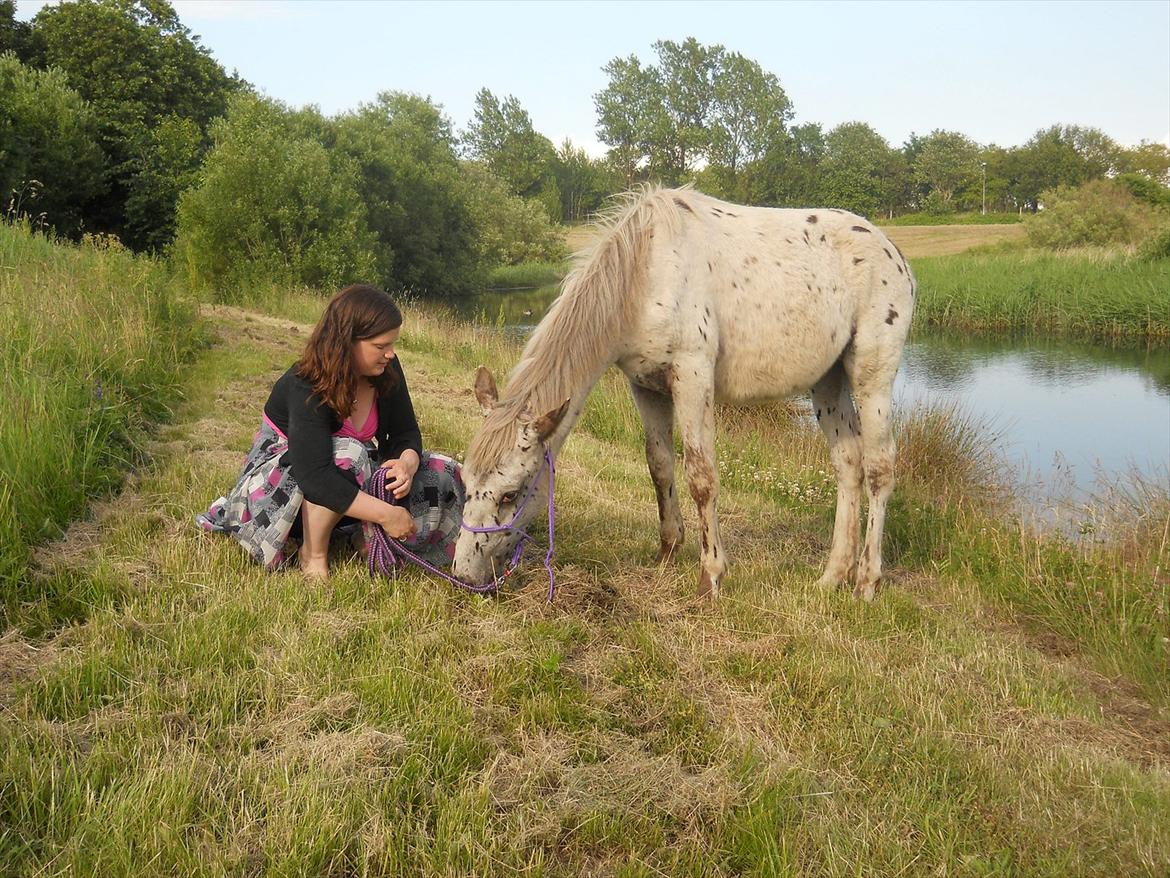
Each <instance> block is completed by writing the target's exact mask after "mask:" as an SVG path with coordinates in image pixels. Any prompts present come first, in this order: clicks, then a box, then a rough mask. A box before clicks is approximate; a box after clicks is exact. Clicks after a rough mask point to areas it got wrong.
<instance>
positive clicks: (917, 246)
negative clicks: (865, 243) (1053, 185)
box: [882, 223, 1027, 259]
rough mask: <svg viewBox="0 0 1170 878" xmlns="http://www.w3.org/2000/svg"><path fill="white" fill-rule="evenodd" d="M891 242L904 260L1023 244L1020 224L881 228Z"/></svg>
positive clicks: (1025, 235)
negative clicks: (995, 246) (978, 248)
mask: <svg viewBox="0 0 1170 878" xmlns="http://www.w3.org/2000/svg"><path fill="white" fill-rule="evenodd" d="M882 231H883V232H885V233H886V235H887V236H888V237H889V239H890V240H891V241H893V242H894V243H895V244H897V245H898V249H899V250H901V251H902V253H903V255H904V256H905V257H906V258H907V259H918V258H921V257H923V256H954V255H955V254H956V253H964V252H966V251H967V250H971V249H974V248H975V247H985V246H987V245H990V244H1002V243H1005V242H1007V241H1023V240H1024V239H1025V238H1026V237H1027V233H1026V232H1025V231H1024V225H1023V223H1011V224H1005V225H975V226H883V227H882Z"/></svg>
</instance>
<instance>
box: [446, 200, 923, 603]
mask: <svg viewBox="0 0 1170 878" xmlns="http://www.w3.org/2000/svg"><path fill="white" fill-rule="evenodd" d="M914 294H915V283H914V278H913V276H912V275H911V272H910V266H909V265H908V264H907V262H906V260H905V259H904V258H903V256H902V254H901V252H899V250H898V248H897V247H896V246H894V244H893V243H892V242H891V241H890V240H889V238H887V237H886V236H885V235H884V234H883V233H882V232H881V231H880V230H879V229H877V228H876V227H875V226H873V225H872V224H871V223H870V222H868V221H867V220H865V219H863V218H861V217H859V216H856V215H854V214H851V213H847V212H845V211H842V210H835V209H802V210H790V209H776V208H763V207H744V206H740V205H736V204H729V203H727V202H724V201H719V200H717V199H715V198H711V197H709V196H706V195H703V194H701V193H699V192H696V191H694V190H692V189H661V188H646V189H643V190H641V191H638V192H634V193H630V194H628V195H627V196H626V198H625V200H624V202H623V203H622V204H621V205H620V206H619V207H618V208H617V209H616V210H615V211H613V212H611V213H610V215H609V217H608V218H607V220H606V221H605V222H604V223H603V224H602V234H601V237H600V239H599V240H598V241H597V243H596V244H595V245H594V246H593V247H592V248H591V249H590V250H588V251H587V252H585V253H583V254H580V255H579V257H578V262H577V265H576V268H575V269H574V270H573V271H572V272H571V273H570V274H569V275H568V277H566V279H565V282H564V287H563V290H562V292H561V294H560V296H559V297H558V298H557V299H556V301H555V302H554V303H553V305H552V306H551V307H550V309H549V312H548V314H547V316H546V317H545V318H544V319H543V320H542V321H541V322H540V324H539V325H538V326H537V327H536V329H535V330H534V331H533V333H532V336H531V338H530V339H529V341H528V343H527V345H526V346H525V348H524V352H523V354H522V355H521V358H520V362H519V363H518V364H517V365H516V367H515V369H513V371H512V373H511V375H510V377H509V380H508V382H507V386H506V387H505V390H504V393H503V396H502V397H499V395H498V393H497V390H496V384H495V380H494V379H493V378H492V375H491V373H490V372H489V371H488V370H487V369H485V368H483V367H480V369H479V372H478V373H477V375H476V381H475V390H476V396H477V398H478V399H479V401H480V404H481V406H483V407H484V409H485V412H486V419H485V421H484V423H483V425H482V427H481V428H480V430H479V431H478V433H477V434H476V435H475V437H474V438H473V440H472V442H471V445H470V447H469V449H468V453H467V460H466V463H465V465H464V468H463V478H464V481H465V483H466V488H467V504H466V506H465V507H464V525H465V530H464V532H463V533H462V534H461V536H460V538H459V541H458V543H457V545H456V550H455V559H454V567H453V572H454V574H455V575H456V576H457V577H459V578H460V579H462V580H465V581H473V582H477V581H482V580H485V579H488V578H491V577H493V576H494V575H495V574H496V573H497V572H498V570H499V569H501V568H502V567H503V566H504V560H505V558H506V556H507V555H508V554H509V552H510V551H512V549H513V548H514V547H515V546H516V545H517V541H518V540H519V539H520V537H519V530H518V529H519V528H522V527H523V526H524V525H525V523H526V519H527V518H529V517H530V516H531V515H532V513H533V511H534V510H535V509H536V508H537V507H538V506H540V505H541V504H540V503H533V504H531V506H530V507H528V508H527V509H524V510H522V512H521V514H520V515H519V516H515V517H514V520H513V521H511V522H510V523H509V527H507V528H501V527H492V525H493V524H494V525H499V524H500V522H501V521H507V519H508V518H509V517H513V516H514V513H515V511H516V509H517V508H518V507H517V503H518V498H522V497H525V496H528V495H530V489H531V488H532V487H533V480H537V481H538V482H539V483H540V490H541V491H544V490H547V484H546V482H547V476H545V475H544V473H545V472H546V471H547V466H546V465H545V463H544V461H545V456H546V453H547V454H550V455H551V456H555V455H556V453H557V452H558V451H559V450H560V447H561V445H562V444H563V443H564V441H565V439H566V437H567V436H568V434H569V431H570V430H572V428H573V425H574V424H575V423H576V421H577V418H578V417H579V416H580V414H581V411H582V409H583V407H584V405H585V400H586V397H587V396H588V394H589V391H590V389H591V388H592V387H593V385H594V384H596V383H597V381H598V380H599V379H600V377H601V375H602V374H603V373H604V371H605V370H606V369H607V368H608V367H609V366H611V365H616V366H617V367H618V368H619V369H621V370H622V372H624V373H625V375H626V376H627V378H628V379H629V383H630V390H631V392H632V394H633V397H634V402H635V404H636V405H637V408H638V411H639V413H640V415H641V417H642V421H643V423H644V425H645V430H646V459H647V463H648V464H649V468H650V475H651V478H652V479H653V481H654V488H655V491H656V492H657V495H658V519H659V522H658V525H659V536H660V553H659V560H660V561H661V560H664V559H666V558H669V557H670V556H672V555H673V554H674V553H675V551H676V550H677V549H678V547H679V545H680V544H681V543H682V540H683V522H682V516H681V514H680V511H679V504H678V495H677V493H676V491H675V485H674V469H675V467H674V459H675V453H674V449H675V445H674V434H673V429H674V426H675V424H677V427H678V431H679V435H680V436H681V439H682V447H683V468H684V472H685V475H686V481H687V487H688V489H689V491H690V494H691V496H692V497H693V498H694V501H695V503H696V504H697V506H698V511H699V522H700V528H701V556H700V561H699V585H698V591H699V594H700V595H706V594H710V593H716V592H717V590H718V588H719V583H720V579H721V577H722V575H723V572H724V570H725V568H726V566H727V557H726V555H725V553H724V550H723V543H722V540H721V539H720V535H719V523H718V519H717V518H716V499H717V497H718V493H719V478H718V467H717V466H716V461H715V404H716V403H727V404H736V403H748V402H758V401H762V400H768V399H780V398H784V397H787V396H790V395H792V394H796V393H801V392H811V396H812V403H813V408H814V409H815V411H816V416H817V420H818V422H819V424H820V428H821V431H822V432H823V433H824V436H825V438H826V440H827V441H828V444H829V456H830V459H831V461H832V466H833V470H834V473H835V475H836V478H837V509H836V520H835V524H834V527H833V539H832V546H831V548H830V550H829V559H828V563H827V564H826V566H825V571H824V574H823V576H822V577H821V582H822V583H826V584H839V583H852V584H853V585H854V592H853V593H854V595H856V596H857V597H860V598H863V599H865V600H871V599H872V598H873V595H874V589H875V587H876V585H877V583H878V581H879V579H880V578H881V573H882V554H881V544H882V529H883V526H884V522H885V515H886V504H887V501H888V500H889V497H890V493H891V491H892V490H893V485H894V440H893V436H892V433H891V413H890V398H891V394H892V390H893V385H894V375H895V373H896V372H897V369H898V364H899V362H900V360H901V357H902V347H903V344H904V343H905V340H906V335H907V332H908V331H909V328H910V316H911V313H912V312H913V307H914ZM549 459H551V457H550V458H549ZM863 484H864V486H865V491H866V493H867V495H868V520H867V524H866V529H865V540H864V545H860V546H859V544H860V534H859V530H860V521H859V519H860V511H861V493H862V485H863ZM550 508H551V507H550Z"/></svg>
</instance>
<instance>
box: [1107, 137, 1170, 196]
mask: <svg viewBox="0 0 1170 878" xmlns="http://www.w3.org/2000/svg"><path fill="white" fill-rule="evenodd" d="M1118 164H1119V166H1120V167H1119V170H1121V171H1122V172H1127V173H1133V174H1141V175H1142V176H1143V177H1148V178H1149V179H1151V180H1154V181H1156V182H1158V183H1161V184H1162V185H1163V186H1170V148H1168V147H1167V146H1166V144H1164V143H1149V142H1146V141H1144V140H1143V141H1142V142H1141V143H1140V144H1138V145H1137V146H1134V147H1131V148H1129V149H1123V150H1121V152H1120V155H1119V156H1118Z"/></svg>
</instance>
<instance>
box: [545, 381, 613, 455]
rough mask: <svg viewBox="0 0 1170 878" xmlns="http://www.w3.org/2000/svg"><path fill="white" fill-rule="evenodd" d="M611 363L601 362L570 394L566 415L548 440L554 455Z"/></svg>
mask: <svg viewBox="0 0 1170 878" xmlns="http://www.w3.org/2000/svg"><path fill="white" fill-rule="evenodd" d="M609 365H610V363H609V362H606V363H603V364H601V366H599V367H598V368H597V369H595V370H594V372H593V373H592V374H590V375H589V376H588V377H587V378H586V379H584V380H582V381H581V382H580V383H579V384H578V386H577V387H576V388H574V389H573V391H572V393H571V394H570V395H569V407H568V409H566V410H565V416H564V417H563V418H561V423H560V424H559V425H558V427H557V429H556V430H555V431H554V432H553V434H552V436H551V437H550V438H549V440H548V444H549V448H550V449H551V450H552V452H553V454H554V455H556V454H558V453H560V450H561V446H562V445H564V444H565V440H566V439H568V438H569V433H571V432H572V431H573V427H575V426H576V425H577V421H578V420H579V419H580V417H581V413H582V412H584V411H585V404H586V403H587V402H588V401H589V393H590V391H592V390H593V388H594V386H595V385H596V384H597V382H598V381H600V380H601V376H602V375H604V374H605V370H606V369H608V368H609ZM539 414H543V412H541V413H538V416H539Z"/></svg>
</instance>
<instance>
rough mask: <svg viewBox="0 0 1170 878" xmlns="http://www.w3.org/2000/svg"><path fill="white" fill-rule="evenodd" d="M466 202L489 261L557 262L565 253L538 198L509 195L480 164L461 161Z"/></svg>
mask: <svg viewBox="0 0 1170 878" xmlns="http://www.w3.org/2000/svg"><path fill="white" fill-rule="evenodd" d="M464 181H465V184H466V191H467V200H468V206H469V207H470V209H471V215H472V217H473V218H474V220H475V224H476V226H477V228H478V232H479V235H478V242H477V248H478V250H479V254H480V256H481V257H482V259H483V261H484V262H485V263H486V264H487V265H489V266H492V265H519V264H520V263H521V262H556V261H558V260H561V259H564V258H565V257H566V256H567V255H568V254H567V252H566V248H565V242H564V239H563V236H562V233H561V231H560V229H559V228H558V227H557V226H555V225H553V223H552V222H551V221H550V220H549V218H548V212H547V210H546V209H545V207H544V206H542V205H541V204H539V203H538V202H535V201H531V200H527V199H524V198H521V197H520V196H518V195H511V194H509V192H508V188H507V186H506V185H505V184H504V183H503V181H501V180H500V179H498V178H497V177H495V176H493V175H492V173H491V172H490V171H488V170H487V168H485V167H484V166H483V165H481V164H478V163H475V162H469V163H466V164H465V165H464Z"/></svg>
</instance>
